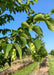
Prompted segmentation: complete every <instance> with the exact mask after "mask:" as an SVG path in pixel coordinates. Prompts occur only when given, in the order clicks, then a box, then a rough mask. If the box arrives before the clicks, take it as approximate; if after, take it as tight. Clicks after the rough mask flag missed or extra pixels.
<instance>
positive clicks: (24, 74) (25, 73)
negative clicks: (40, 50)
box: [12, 62, 38, 75]
mask: <svg viewBox="0 0 54 75" xmlns="http://www.w3.org/2000/svg"><path fill="white" fill-rule="evenodd" d="M37 65H38V62H34V63H32V64H30V65H28V66H26V67H24V68H23V69H22V70H18V71H17V72H16V73H15V74H12V75H30V74H31V73H32V71H33V70H34V69H35V68H36V67H37Z"/></svg>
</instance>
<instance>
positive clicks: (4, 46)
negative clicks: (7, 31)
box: [2, 43, 7, 54]
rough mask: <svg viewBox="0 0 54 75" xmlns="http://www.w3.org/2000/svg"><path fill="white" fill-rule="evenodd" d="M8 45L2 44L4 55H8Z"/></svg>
mask: <svg viewBox="0 0 54 75" xmlns="http://www.w3.org/2000/svg"><path fill="white" fill-rule="evenodd" d="M6 46H7V45H6V44H5V43H2V49H3V51H4V54H5V53H6Z"/></svg>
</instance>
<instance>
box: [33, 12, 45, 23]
mask: <svg viewBox="0 0 54 75" xmlns="http://www.w3.org/2000/svg"><path fill="white" fill-rule="evenodd" d="M40 21H45V18H44V16H43V14H41V13H39V14H36V15H34V18H33V23H35V22H40Z"/></svg>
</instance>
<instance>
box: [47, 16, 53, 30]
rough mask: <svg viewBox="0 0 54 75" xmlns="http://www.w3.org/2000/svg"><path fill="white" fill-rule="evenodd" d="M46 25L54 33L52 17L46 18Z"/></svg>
mask: <svg viewBox="0 0 54 75" xmlns="http://www.w3.org/2000/svg"><path fill="white" fill-rule="evenodd" d="M46 24H47V27H48V28H49V29H50V30H51V31H54V19H52V18H50V17H48V18H46Z"/></svg>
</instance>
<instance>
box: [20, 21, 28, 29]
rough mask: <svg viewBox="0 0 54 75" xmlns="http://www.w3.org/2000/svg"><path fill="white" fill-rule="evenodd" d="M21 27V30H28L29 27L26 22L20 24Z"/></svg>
mask: <svg viewBox="0 0 54 75" xmlns="http://www.w3.org/2000/svg"><path fill="white" fill-rule="evenodd" d="M21 26H22V28H29V25H28V23H27V22H22V23H21Z"/></svg>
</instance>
